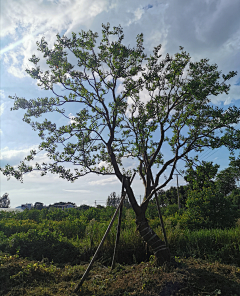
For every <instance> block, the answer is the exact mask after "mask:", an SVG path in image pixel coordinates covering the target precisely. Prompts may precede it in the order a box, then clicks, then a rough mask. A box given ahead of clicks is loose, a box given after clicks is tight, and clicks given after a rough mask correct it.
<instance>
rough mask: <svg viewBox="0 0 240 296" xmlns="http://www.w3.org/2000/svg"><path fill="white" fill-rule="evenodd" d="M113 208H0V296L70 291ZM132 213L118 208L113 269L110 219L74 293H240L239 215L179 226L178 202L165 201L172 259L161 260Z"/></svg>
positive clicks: (154, 219) (157, 226)
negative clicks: (229, 222) (228, 221)
mask: <svg viewBox="0 0 240 296" xmlns="http://www.w3.org/2000/svg"><path fill="white" fill-rule="evenodd" d="M150 208H151V207H150ZM114 211H115V208H114V207H106V208H104V207H98V208H93V207H89V208H88V209H86V208H85V207H81V208H76V209H68V210H61V209H53V208H49V209H47V208H45V209H42V210H37V209H31V210H25V211H23V212H15V213H14V212H4V211H2V212H0V295H19V293H20V292H21V293H22V294H23V295H69V294H70V292H71V293H72V291H73V290H74V287H75V285H76V284H77V283H78V281H79V279H80V277H81V276H82V275H83V273H84V271H85V270H86V268H87V263H88V262H89V260H90V258H91V256H93V254H94V252H95V250H96V248H97V246H98V244H99V242H100V240H101V238H102V236H103V234H104V232H105V230H106V228H107V226H108V223H109V220H110V218H111V216H112V214H113V212H114ZM156 215H157V213H156ZM134 216H135V213H134V211H133V210H132V209H131V208H130V209H126V208H123V218H124V219H123V224H122V231H121V236H120V243H119V250H118V258H117V266H116V268H115V269H114V270H113V271H111V270H110V267H109V266H110V265H111V260H112V255H113V248H114V242H115V235H116V223H115V225H114V227H113V228H112V230H111V232H110V234H109V235H108V237H107V239H106V241H105V243H104V245H103V247H102V250H101V251H100V253H99V256H98V260H97V262H96V263H95V266H94V268H93V270H92V271H91V272H90V275H89V277H88V279H87V281H86V282H85V283H84V284H83V286H82V287H81V291H80V294H81V293H83V295H165V294H164V293H169V294H167V295H174V293H176V292H178V293H179V294H178V295H194V293H195V294H197V295H219V294H218V293H220V292H221V293H222V295H229V296H230V295H240V294H239V291H240V290H239V288H240V268H239V267H240V223H239V222H240V220H239V222H237V223H236V224H235V225H233V227H232V228H229V229H201V230H190V229H187V228H186V226H184V229H182V228H181V227H180V223H176V220H177V217H178V219H179V217H181V211H179V210H178V208H177V205H169V206H167V207H165V208H163V218H164V222H165V224H166V231H167V236H168V241H169V244H170V248H171V254H172V260H171V262H172V263H171V264H170V265H164V266H162V267H159V266H157V265H156V264H155V260H154V258H153V256H152V254H153V253H152V250H151V248H149V246H148V245H146V244H145V243H144V242H143V240H142V238H141V236H140V235H139V233H138V232H136V230H135V222H134ZM147 217H148V219H149V224H150V226H151V227H152V228H153V229H154V231H155V232H156V233H157V235H158V236H159V237H160V238H161V239H163V237H162V232H161V228H160V222H159V219H158V217H157V216H155V217H153V213H151V216H150V215H149V214H148V212H147ZM179 220H181V219H179ZM190 227H191V225H190ZM213 279H214V280H213ZM153 282H154V285H153ZM203 282H204V285H202V283H203ZM2 283H4V285H3V284H2ZM126 283H127V284H126ZM166 291H167V292H166ZM160 292H161V293H162V294H160Z"/></svg>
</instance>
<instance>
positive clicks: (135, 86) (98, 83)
mask: <svg viewBox="0 0 240 296" xmlns="http://www.w3.org/2000/svg"><path fill="white" fill-rule="evenodd" d="M102 26H103V29H102V40H101V41H100V42H99V44H98V45H97V46H96V42H97V37H98V34H97V33H93V32H92V31H88V32H84V31H82V32H81V33H79V36H77V34H75V33H72V37H71V38H68V37H66V36H62V37H61V36H60V35H57V41H56V42H55V43H54V46H53V47H49V46H48V44H47V42H46V41H45V39H44V38H42V40H41V41H40V42H37V45H38V50H39V51H41V52H42V53H43V57H44V58H46V64H47V65H48V66H49V69H47V70H46V71H45V72H44V71H42V70H41V69H40V66H39V65H38V63H39V60H40V59H39V58H38V57H37V56H36V55H33V56H32V58H31V59H30V61H31V62H32V63H33V68H29V69H27V70H26V71H27V73H28V74H29V75H30V76H31V77H32V78H33V79H37V80H38V85H39V86H41V87H42V88H43V89H45V90H51V91H52V92H53V94H54V97H51V98H47V97H46V96H44V97H43V98H37V99H31V100H27V99H25V98H20V97H17V96H14V97H11V98H12V99H14V107H13V108H12V110H18V109H20V108H21V109H25V110H26V111H27V112H26V114H25V116H24V121H25V122H27V123H29V124H31V125H32V127H33V129H34V130H38V134H39V136H40V138H41V139H42V140H43V141H42V143H41V144H40V145H39V150H45V151H46V152H47V154H48V156H49V157H50V159H51V160H52V161H50V163H43V164H38V163H37V164H36V166H35V167H32V166H30V165H28V164H26V163H25V162H22V163H21V164H20V165H19V167H18V168H17V169H16V168H14V167H12V166H10V165H7V166H6V167H5V168H1V171H2V173H3V174H4V175H6V176H7V177H10V176H14V177H15V178H17V179H19V180H22V176H23V174H25V173H27V172H31V171H33V170H40V171H42V175H45V174H46V173H47V172H51V173H55V174H58V175H59V176H60V177H61V178H64V179H67V180H69V181H74V180H77V179H78V178H79V177H81V176H85V175H86V174H89V173H95V174H98V175H115V176H116V177H117V178H118V180H119V181H120V182H123V183H124V187H125V189H126V192H127V195H128V198H129V201H130V203H131V206H132V208H133V210H134V212H135V214H136V224H137V229H138V230H139V232H140V235H141V236H142V238H143V239H144V240H145V241H146V242H147V243H148V245H149V246H151V247H152V250H153V252H154V254H155V255H156V257H157V259H158V261H159V262H164V261H166V260H170V257H169V252H168V249H167V248H166V247H165V246H164V243H163V242H162V241H161V239H160V238H159V237H158V236H157V235H156V233H155V232H154V231H153V230H152V229H151V227H150V226H149V224H148V221H147V219H146V215H145V213H146V210H147V208H148V204H149V202H150V200H151V199H152V198H153V197H154V196H155V193H156V192H158V191H159V190H160V189H162V188H164V187H165V186H166V185H167V184H168V183H169V182H170V181H171V179H172V178H173V174H174V171H175V168H176V165H177V163H178V161H179V160H186V161H187V160H189V157H188V155H190V153H189V152H195V153H198V152H199V151H202V150H203V148H204V147H211V148H218V147H221V146H222V145H226V146H227V147H228V148H229V149H236V148H239V147H240V141H239V138H240V132H239V131H238V130H237V129H236V128H235V127H234V126H233V124H235V123H238V122H239V121H240V109H239V108H237V107H229V108H228V109H227V110H223V109H222V108H218V107H214V106H212V105H210V104H209V103H210V97H211V96H212V95H214V96H217V95H219V94H223V93H226V94H228V91H229V89H230V85H227V84H226V82H227V81H228V80H229V79H230V78H232V77H234V76H235V75H236V74H237V73H236V72H234V71H231V72H229V73H228V74H227V75H224V74H223V75H221V72H219V71H217V65H216V64H215V65H210V64H209V63H208V61H209V60H208V59H202V60H200V61H199V62H191V61H190V56H189V54H187V53H186V52H184V51H183V47H180V52H179V53H176V54H175V55H174V56H173V57H170V56H169V54H167V55H166V57H165V58H162V57H161V54H160V53H159V51H160V49H161V45H158V46H156V47H155V48H154V50H153V54H152V55H150V56H149V57H147V55H146V54H144V47H143V35H142V34H140V35H138V36H137V38H136V47H134V48H130V47H129V46H128V47H127V46H125V45H124V44H123V43H122V41H123V39H124V34H123V30H122V28H121V26H118V27H114V28H113V30H110V24H107V25H102ZM68 53H70V54H71V60H73V57H75V58H76V66H74V64H72V63H70V60H69V59H68V58H67V55H68ZM221 78H222V79H221ZM120 83H122V87H121V90H120V88H119V85H120ZM59 85H61V87H62V88H64V89H65V90H66V92H64V93H63V92H62V91H58V90H59V87H58V86H59ZM143 89H145V94H146V96H145V98H144V99H143V98H142V97H141V95H140V92H141V90H143ZM69 103H71V104H73V109H72V110H76V114H74V118H72V117H71V118H70V116H67V114H65V110H64V109H62V106H63V105H68V104H69ZM47 112H50V113H52V112H57V113H59V114H62V115H63V116H65V117H67V118H68V120H69V122H68V123H66V124H64V125H63V126H57V124H56V123H52V122H51V121H50V120H47V119H45V120H44V121H42V122H34V121H31V117H37V118H38V117H40V116H41V115H42V114H44V113H47ZM217 130H221V131H222V134H221V135H220V136H216V133H215V131H217ZM47 134H48V135H47ZM167 145H168V149H169V152H170V154H168V157H165V155H164V152H163V148H164V147H166V146H167ZM60 146H61V148H60ZM36 154H37V151H36V150H33V151H31V152H30V155H29V156H27V157H26V160H27V161H30V160H33V159H34V157H35V156H36ZM126 158H130V159H133V161H132V164H136V166H135V167H134V168H133V169H131V170H126V167H124V164H125V162H124V161H123V160H124V159H126ZM63 163H64V164H66V163H70V164H73V165H76V166H77V167H76V168H75V170H74V171H71V170H70V169H68V168H65V167H64V166H63ZM134 171H135V172H138V173H139V176H140V178H141V180H142V182H143V185H144V187H145V190H144V195H143V200H142V204H141V205H139V204H138V203H137V200H136V196H135V194H134V191H133V189H132V185H131V183H130V177H131V176H132V175H133V173H134ZM164 175H165V177H166V178H165V179H164V180H163V181H161V182H160V179H161V176H164Z"/></svg>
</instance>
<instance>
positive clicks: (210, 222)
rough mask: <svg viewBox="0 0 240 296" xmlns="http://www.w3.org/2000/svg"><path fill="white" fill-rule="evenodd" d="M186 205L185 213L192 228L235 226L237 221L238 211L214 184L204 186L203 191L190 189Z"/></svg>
mask: <svg viewBox="0 0 240 296" xmlns="http://www.w3.org/2000/svg"><path fill="white" fill-rule="evenodd" d="M186 207H187V210H186V212H185V213H184V215H185V216H186V218H187V224H188V227H189V228H191V229H196V228H225V227H228V228H229V227H232V226H234V223H235V221H236V212H235V211H234V209H233V207H232V205H231V203H230V201H229V199H227V198H226V197H224V195H223V194H221V193H219V192H218V191H217V190H216V189H215V187H214V186H213V185H212V186H209V187H203V188H202V190H201V191H198V190H193V191H190V192H189V195H188V199H187V203H186Z"/></svg>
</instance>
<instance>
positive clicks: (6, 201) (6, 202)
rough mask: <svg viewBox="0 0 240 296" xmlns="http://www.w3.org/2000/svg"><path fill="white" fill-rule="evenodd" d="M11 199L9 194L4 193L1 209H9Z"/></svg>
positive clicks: (0, 203)
mask: <svg viewBox="0 0 240 296" xmlns="http://www.w3.org/2000/svg"><path fill="white" fill-rule="evenodd" d="M9 205H10V199H9V197H8V193H4V194H3V196H2V197H0V208H9Z"/></svg>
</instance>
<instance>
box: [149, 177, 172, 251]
mask: <svg viewBox="0 0 240 296" xmlns="http://www.w3.org/2000/svg"><path fill="white" fill-rule="evenodd" d="M151 180H152V184H153V185H154V179H153V175H152V173H151ZM155 199H156V204H157V209H158V215H159V219H160V222H161V228H162V232H163V236H164V241H165V245H166V247H167V248H168V250H169V247H168V240H167V234H166V230H165V227H164V223H163V218H162V213H161V209H160V205H159V201H158V196H157V192H155Z"/></svg>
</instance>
